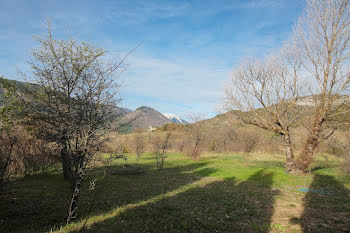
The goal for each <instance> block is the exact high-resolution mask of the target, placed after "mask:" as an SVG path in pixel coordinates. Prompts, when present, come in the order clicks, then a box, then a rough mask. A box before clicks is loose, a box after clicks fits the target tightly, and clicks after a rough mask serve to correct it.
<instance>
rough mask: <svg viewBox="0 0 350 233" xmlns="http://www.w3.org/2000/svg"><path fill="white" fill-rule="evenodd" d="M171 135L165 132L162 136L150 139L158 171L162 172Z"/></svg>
mask: <svg viewBox="0 0 350 233" xmlns="http://www.w3.org/2000/svg"><path fill="white" fill-rule="evenodd" d="M170 136H171V133H170V132H167V133H166V134H165V135H164V136H155V137H153V138H152V144H153V151H154V153H155V155H156V163H157V169H158V171H162V170H163V167H164V163H165V159H166V157H167V155H166V153H167V150H168V147H169V139H170Z"/></svg>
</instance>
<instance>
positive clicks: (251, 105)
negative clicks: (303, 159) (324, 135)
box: [225, 45, 301, 172]
mask: <svg viewBox="0 0 350 233" xmlns="http://www.w3.org/2000/svg"><path fill="white" fill-rule="evenodd" d="M290 51H295V50H292V49H290V47H289V45H286V46H285V47H284V49H283V50H282V51H281V53H280V55H278V56H270V57H268V58H266V59H264V60H259V59H248V60H247V61H245V62H243V63H241V64H239V65H238V66H237V67H236V68H235V69H234V71H233V77H232V79H231V82H230V83H229V84H228V85H227V86H226V87H225V108H226V110H230V114H232V115H234V116H235V117H236V118H238V119H240V120H242V121H243V122H244V123H246V124H250V125H255V126H257V127H260V128H262V129H266V130H272V131H274V132H276V133H278V134H279V135H281V136H282V137H283V138H284V146H285V151H286V160H287V162H286V169H287V171H289V172H292V171H294V170H295V169H296V166H295V161H294V153H293V148H292V141H291V135H290V127H291V126H292V125H294V124H296V122H297V119H298V117H299V116H298V115H297V114H296V111H297V110H298V108H297V105H296V103H297V101H298V98H299V96H300V94H301V87H300V84H299V80H298V77H299V76H298V72H299V69H300V63H299V62H298V61H297V60H296V59H294V56H293V54H291V52H290Z"/></svg>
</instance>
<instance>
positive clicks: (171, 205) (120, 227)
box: [76, 170, 279, 232]
mask: <svg viewBox="0 0 350 233" xmlns="http://www.w3.org/2000/svg"><path fill="white" fill-rule="evenodd" d="M206 172H207V173H208V174H209V173H210V171H206ZM272 178H273V174H272V173H267V172H265V170H260V171H258V172H256V173H255V174H253V175H252V176H250V177H249V179H248V180H246V181H243V182H238V181H237V180H236V179H235V178H234V177H232V178H228V179H224V180H222V179H221V180H220V179H218V178H212V177H203V179H202V180H199V181H196V182H193V183H192V184H188V185H187V186H188V188H187V189H186V188H185V189H183V190H179V191H178V192H174V193H171V192H167V193H165V194H164V195H163V196H160V197H159V198H158V199H156V200H148V201H146V202H143V203H138V204H135V205H133V206H130V207H129V208H126V209H124V210H122V211H120V212H119V213H117V214H115V215H111V216H109V217H107V218H105V219H103V220H101V221H100V220H98V221H96V222H94V223H92V224H91V225H89V226H88V227H87V228H86V229H85V230H84V232H269V231H270V230H271V218H272V215H273V212H274V208H273V206H274V197H275V196H276V195H278V193H279V191H277V190H273V189H272V188H271V185H272V183H273V179H272ZM76 232H78V231H76Z"/></svg>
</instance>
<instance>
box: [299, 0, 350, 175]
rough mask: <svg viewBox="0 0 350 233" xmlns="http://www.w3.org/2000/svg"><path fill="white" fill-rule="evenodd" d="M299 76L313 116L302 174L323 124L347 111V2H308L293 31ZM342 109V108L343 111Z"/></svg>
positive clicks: (349, 38)
mask: <svg viewBox="0 0 350 233" xmlns="http://www.w3.org/2000/svg"><path fill="white" fill-rule="evenodd" d="M293 41H294V43H295V46H296V47H297V48H298V49H299V51H300V56H299V57H298V59H299V60H300V63H301V64H302V73H303V75H304V77H307V78H308V81H309V84H310V94H311V95H312V97H313V98H312V100H313V105H314V106H315V108H314V113H313V116H312V117H311V125H310V126H309V127H308V129H309V135H308V137H307V139H306V141H305V144H304V147H303V149H302V151H301V154H300V156H299V157H298V159H297V164H298V168H299V169H300V170H301V171H302V172H306V171H307V169H308V168H309V166H310V164H311V163H312V162H313V161H314V152H315V150H316V148H317V146H318V144H319V142H320V140H321V139H322V137H323V136H324V134H328V131H327V130H325V126H326V124H327V122H328V121H329V120H330V119H331V118H333V117H335V116H336V115H339V114H343V113H344V111H348V109H347V108H346V105H347V104H348V103H349V98H348V94H349V85H350V73H349V71H350V64H349V61H350V5H349V0H308V1H307V7H306V10H305V12H304V15H303V16H302V17H301V18H300V19H299V21H298V24H297V27H296V28H295V30H294V36H293ZM344 107H345V108H344Z"/></svg>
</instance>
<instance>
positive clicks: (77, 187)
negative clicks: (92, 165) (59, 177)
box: [67, 169, 84, 224]
mask: <svg viewBox="0 0 350 233" xmlns="http://www.w3.org/2000/svg"><path fill="white" fill-rule="evenodd" d="M83 179H84V172H83V170H82V169H79V170H78V171H77V174H76V175H75V181H74V188H73V195H72V200H71V203H70V206H69V211H68V217H67V224H68V223H70V221H71V220H73V219H75V218H76V217H77V209H78V201H79V196H80V191H81V184H82V182H83Z"/></svg>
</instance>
